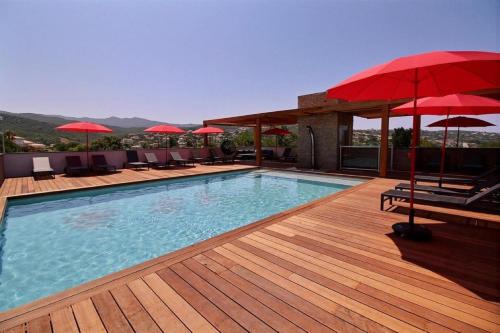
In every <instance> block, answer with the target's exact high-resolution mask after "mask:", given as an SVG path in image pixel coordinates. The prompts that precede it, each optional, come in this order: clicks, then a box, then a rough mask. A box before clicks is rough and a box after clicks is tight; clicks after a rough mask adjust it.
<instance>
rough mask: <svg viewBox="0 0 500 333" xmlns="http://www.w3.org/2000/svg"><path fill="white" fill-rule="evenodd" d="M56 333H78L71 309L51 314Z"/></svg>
mask: <svg viewBox="0 0 500 333" xmlns="http://www.w3.org/2000/svg"><path fill="white" fill-rule="evenodd" d="M50 320H51V322H52V330H53V331H54V333H78V332H79V331H78V325H77V324H76V320H75V316H74V315H73V310H72V309H71V307H65V308H62V309H59V310H57V311H54V312H52V313H51V314H50Z"/></svg>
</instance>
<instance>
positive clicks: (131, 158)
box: [127, 150, 149, 170]
mask: <svg viewBox="0 0 500 333" xmlns="http://www.w3.org/2000/svg"><path fill="white" fill-rule="evenodd" d="M127 166H128V167H130V168H134V169H142V168H148V170H149V164H148V163H146V162H141V161H139V156H138V155H137V151H136V150H127Z"/></svg>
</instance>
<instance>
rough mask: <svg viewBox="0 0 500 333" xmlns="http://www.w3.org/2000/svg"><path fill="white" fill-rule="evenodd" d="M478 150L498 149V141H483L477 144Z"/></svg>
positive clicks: (499, 144)
mask: <svg viewBox="0 0 500 333" xmlns="http://www.w3.org/2000/svg"><path fill="white" fill-rule="evenodd" d="M479 147H480V148H500V139H497V140H492V141H485V142H481V143H480V144H479Z"/></svg>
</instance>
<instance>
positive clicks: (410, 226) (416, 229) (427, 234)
mask: <svg viewBox="0 0 500 333" xmlns="http://www.w3.org/2000/svg"><path fill="white" fill-rule="evenodd" d="M413 84H414V95H413V124H412V127H413V130H412V135H411V138H412V139H411V147H410V209H409V211H408V222H407V223H405V222H401V223H396V224H393V225H392V229H393V230H394V233H395V234H397V235H399V236H401V237H404V238H408V239H411V240H418V241H420V240H429V239H430V238H431V237H432V233H431V231H430V230H429V229H427V228H426V227H424V226H421V225H415V221H414V220H415V208H414V195H415V164H416V163H415V161H416V143H417V132H416V131H415V129H416V127H417V117H416V116H417V99H418V68H415V81H414V83H413Z"/></svg>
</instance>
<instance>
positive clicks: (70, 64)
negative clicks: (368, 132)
mask: <svg viewBox="0 0 500 333" xmlns="http://www.w3.org/2000/svg"><path fill="white" fill-rule="evenodd" d="M499 3H500V2H498V1H495V0H491V1H489V0H471V1H460V0H452V1H444V0H443V1H435V0H434V1H423V0H422V1H406V0H400V1H389V0H380V1H378V0H371V1H354V0H353V1H347V0H345V1H323V0H287V1H284V0H217V1H209V0H204V1H201V0H198V1H189V0H182V1H181V0H178V1H160V0H157V1H148V0H142V1H139V0H138V1H126V0H121V1H118V0H107V1H99V0H85V1H83V0H80V1H74V0H65V1H55V0H53V1H46V0H22V1H6V0H0V110H6V111H11V112H36V113H46V114H63V115H70V116H92V117H107V116H111V115H114V116H120V117H132V116H138V117H145V118H150V119H156V120H160V121H165V122H173V123H188V122H195V123H200V122H201V121H202V120H203V119H208V118H215V117H223V116H230V115H238V114H245V113H256V112H265V111H272V110H280V109H287V108H294V107H296V106H297V96H298V95H302V94H307V93H312V92H317V91H323V90H326V89H327V88H328V87H330V86H332V85H334V84H335V83H337V82H339V81H341V80H343V79H345V78H346V77H348V76H350V75H352V74H354V73H356V72H357V71H360V70H362V69H364V68H367V67H369V66H372V65H375V64H378V63H380V62H385V61H387V60H390V59H392V58H394V57H398V56H403V55H408V54H413V53H419V52H425V51H431V50H466V49H477V50H489V51H499V47H500V42H499V38H500V37H499V36H500V35H499V30H500V4H499ZM483 118H484V119H487V120H489V121H493V122H496V123H497V124H500V119H498V116H496V117H495V116H487V117H483ZM433 120H435V119H434V118H431V117H425V119H424V125H425V124H427V123H428V122H430V121H433ZM401 124H405V125H407V124H409V122H408V121H407V120H405V119H398V120H391V127H394V126H399V125H401ZM355 127H356V128H371V127H374V128H378V127H379V121H377V120H374V121H366V120H359V119H356V123H355ZM499 129H500V127H498V126H496V127H495V128H490V130H495V131H500V130H499Z"/></svg>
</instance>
